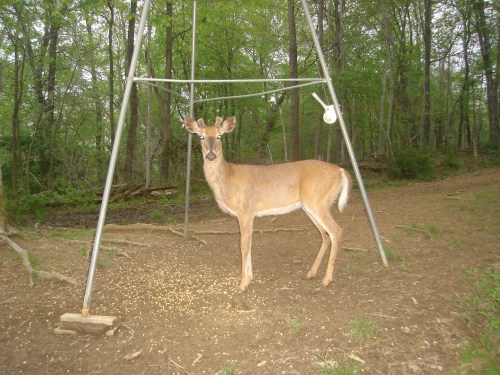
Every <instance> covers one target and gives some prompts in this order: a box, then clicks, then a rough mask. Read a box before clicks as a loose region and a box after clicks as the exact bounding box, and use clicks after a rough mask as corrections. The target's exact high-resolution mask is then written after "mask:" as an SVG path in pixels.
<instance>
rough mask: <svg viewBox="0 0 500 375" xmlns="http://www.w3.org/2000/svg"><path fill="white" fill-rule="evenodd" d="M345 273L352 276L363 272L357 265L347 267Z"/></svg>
mask: <svg viewBox="0 0 500 375" xmlns="http://www.w3.org/2000/svg"><path fill="white" fill-rule="evenodd" d="M346 273H347V275H348V276H351V277H354V276H359V275H361V274H362V273H363V270H362V269H361V268H360V267H358V266H350V267H347V269H346Z"/></svg>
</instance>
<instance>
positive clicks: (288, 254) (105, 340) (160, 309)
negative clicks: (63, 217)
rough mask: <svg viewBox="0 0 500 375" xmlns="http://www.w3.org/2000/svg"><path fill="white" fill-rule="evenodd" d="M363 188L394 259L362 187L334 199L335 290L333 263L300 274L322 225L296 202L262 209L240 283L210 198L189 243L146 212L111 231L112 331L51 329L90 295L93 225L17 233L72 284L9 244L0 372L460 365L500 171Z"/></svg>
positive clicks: (0, 295) (494, 258) (104, 259)
mask: <svg viewBox="0 0 500 375" xmlns="http://www.w3.org/2000/svg"><path fill="white" fill-rule="evenodd" d="M369 197H370V200H371V203H372V207H373V210H374V212H375V216H376V220H377V223H378V226H379V228H380V232H381V234H382V237H383V241H384V244H385V246H386V250H387V252H388V256H389V261H390V267H389V268H387V269H385V268H384V267H382V264H381V261H380V257H379V254H378V252H377V250H376V246H375V243H374V240H373V237H372V234H371V231H370V227H369V224H368V221H367V219H366V215H365V213H364V207H363V204H362V201H361V199H360V196H359V194H358V193H354V195H353V197H352V199H351V201H350V203H349V204H348V206H347V208H346V211H345V212H344V214H338V213H334V217H336V219H337V220H338V222H339V224H340V225H341V226H342V227H343V229H344V239H343V241H342V247H343V249H342V250H341V251H340V252H339V256H338V260H337V263H336V268H335V271H334V280H333V282H332V283H331V285H330V286H329V287H327V288H324V287H322V286H321V277H322V274H323V272H324V267H322V268H320V271H319V273H318V277H317V278H315V279H313V280H305V275H306V273H307V271H308V269H309V267H310V265H311V263H312V261H313V259H314V257H315V255H316V252H317V250H318V248H319V245H320V242H321V239H320V236H319V234H318V233H317V231H316V229H315V228H314V227H313V225H312V224H311V223H310V222H309V221H308V219H307V217H306V216H305V215H304V214H303V213H302V212H297V213H294V214H290V215H286V216H280V217H276V218H275V219H272V218H269V217H267V218H260V219H258V220H256V224H255V227H256V231H255V233H254V239H253V249H254V251H253V266H254V275H255V281H254V282H253V283H252V284H251V286H250V287H249V289H248V290H247V291H246V292H245V293H244V294H243V295H240V294H239V292H238V285H239V270H240V257H239V253H238V237H239V235H238V233H237V230H238V229H237V223H236V221H235V220H234V219H232V218H230V217H227V216H224V215H222V214H220V213H219V212H218V211H217V209H216V208H215V207H214V206H213V204H209V205H208V207H207V208H206V209H205V210H204V211H198V212H197V213H196V214H194V215H192V219H193V223H192V225H191V230H192V231H206V230H214V231H225V232H228V233H225V234H221V233H219V234H206V233H205V234H196V237H197V238H198V239H191V240H188V241H186V240H184V239H183V238H182V237H180V236H177V235H175V234H173V233H171V232H168V231H164V230H159V229H151V228H149V229H145V228H144V226H135V227H134V226H132V227H126V228H120V229H112V230H110V229H108V230H107V231H106V232H105V235H104V245H105V249H104V250H103V251H102V254H101V257H100V261H99V268H98V271H97V277H96V282H95V285H96V287H95V291H94V294H93V299H92V313H93V314H103V315H118V316H119V317H120V322H121V324H120V326H119V328H118V329H117V331H116V332H115V333H114V335H113V336H109V337H107V336H99V337H94V336H88V335H56V334H55V333H54V329H55V328H56V327H57V324H58V321H59V316H60V315H61V314H63V313H65V312H79V310H80V309H81V300H82V297H83V289H84V285H85V278H86V273H87V264H88V256H87V251H88V247H89V246H88V245H87V244H85V243H84V242H83V241H88V242H90V241H91V239H92V235H93V230H73V229H72V230H62V229H60V228H59V229H50V228H46V227H42V229H40V230H39V231H37V232H34V231H33V232H27V235H26V238H16V241H18V243H20V244H21V245H22V246H24V247H25V248H26V249H27V250H28V251H29V252H30V253H31V254H32V256H33V257H34V259H35V263H37V262H39V263H40V266H39V267H41V268H42V269H46V270H52V269H54V270H57V271H59V272H63V273H66V274H68V275H70V276H72V277H74V278H76V279H77V280H78V282H79V286H78V287H73V286H71V285H66V284H62V283H52V282H48V281H44V280H36V284H35V286H34V287H33V288H30V287H29V281H28V278H27V277H26V275H25V273H24V270H23V268H22V265H21V264H20V261H19V259H18V258H17V257H16V255H15V254H14V253H13V252H12V251H11V250H9V249H8V248H7V247H6V245H4V244H1V245H0V282H1V284H2V288H1V289H0V312H1V314H0V373H2V374H15V373H20V374H63V373H67V374H80V373H81V374H183V373H184V374H185V373H189V374H216V373H218V371H219V370H220V369H221V368H223V367H224V366H226V368H228V365H229V364H231V365H232V366H233V367H234V368H235V369H236V372H235V373H238V374H314V373H315V369H316V370H317V368H318V367H320V366H324V365H328V364H331V363H333V362H335V363H339V364H355V365H357V366H359V369H360V370H362V371H363V373H367V374H450V373H453V372H454V371H455V370H456V369H459V368H465V369H466V367H464V366H465V365H463V364H461V363H460V361H459V359H458V354H457V353H458V351H459V349H460V348H461V347H463V346H464V345H465V344H466V342H467V337H468V335H469V334H470V332H468V331H467V329H466V327H465V326H464V324H463V322H462V320H461V318H460V314H461V312H462V310H461V306H460V304H459V300H460V299H461V298H463V297H464V296H465V295H467V293H469V292H470V288H471V280H472V279H471V277H472V276H471V274H474V272H475V270H482V269H484V268H485V267H488V266H492V265H494V264H496V265H498V264H499V251H498V250H499V249H498V243H499V233H500V170H499V169H490V170H485V171H480V172H477V173H472V174H467V175H463V176H460V177H455V178H451V179H447V180H443V181H439V182H432V183H415V184H411V185H409V186H405V187H400V188H393V189H386V190H379V191H372V192H370V193H369ZM113 241H115V242H113ZM323 266H324V265H323ZM360 324H365V326H364V328H363V329H359V325H360ZM356 325H357V326H358V332H356V330H355V328H356ZM357 334H358V335H357ZM358 336H360V337H358ZM131 357H133V358H131Z"/></svg>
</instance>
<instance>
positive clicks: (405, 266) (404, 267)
mask: <svg viewBox="0 0 500 375" xmlns="http://www.w3.org/2000/svg"><path fill="white" fill-rule="evenodd" d="M399 269H400V270H401V271H404V272H410V270H411V267H410V263H408V262H407V261H405V260H403V261H401V263H399Z"/></svg>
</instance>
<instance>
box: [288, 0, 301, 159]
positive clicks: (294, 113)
mask: <svg viewBox="0 0 500 375" xmlns="http://www.w3.org/2000/svg"><path fill="white" fill-rule="evenodd" d="M288 31H289V47H288V64H289V67H290V78H298V76H299V72H298V63H297V29H296V26H295V0H288ZM290 84H291V85H296V84H297V82H291V83H290ZM298 159H299V89H298V88H294V89H291V90H290V160H291V161H295V160H298Z"/></svg>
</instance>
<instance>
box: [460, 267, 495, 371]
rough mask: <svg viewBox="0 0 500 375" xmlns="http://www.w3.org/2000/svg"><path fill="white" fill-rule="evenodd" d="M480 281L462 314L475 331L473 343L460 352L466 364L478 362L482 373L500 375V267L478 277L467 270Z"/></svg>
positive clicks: (468, 271) (465, 302)
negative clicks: (499, 353)
mask: <svg viewBox="0 0 500 375" xmlns="http://www.w3.org/2000/svg"><path fill="white" fill-rule="evenodd" d="M467 274H468V275H469V276H470V277H473V278H474V279H476V282H475V284H474V287H473V290H472V293H471V295H470V296H468V297H466V298H463V299H462V300H461V301H460V303H461V305H462V307H463V309H464V311H463V313H462V314H461V315H462V317H463V319H464V321H465V323H466V324H467V325H468V327H469V328H470V329H471V332H473V337H472V341H471V342H470V344H469V345H468V346H467V347H465V348H463V349H462V350H461V351H460V359H461V360H462V361H463V362H474V363H476V365H477V366H479V367H480V371H478V372H477V373H478V374H485V375H486V374H488V375H489V374H498V373H500V361H499V358H498V348H499V347H500V314H499V312H500V267H492V268H490V269H487V270H486V271H485V272H483V273H482V274H480V275H479V276H477V271H476V270H470V269H469V270H467Z"/></svg>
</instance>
